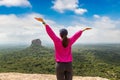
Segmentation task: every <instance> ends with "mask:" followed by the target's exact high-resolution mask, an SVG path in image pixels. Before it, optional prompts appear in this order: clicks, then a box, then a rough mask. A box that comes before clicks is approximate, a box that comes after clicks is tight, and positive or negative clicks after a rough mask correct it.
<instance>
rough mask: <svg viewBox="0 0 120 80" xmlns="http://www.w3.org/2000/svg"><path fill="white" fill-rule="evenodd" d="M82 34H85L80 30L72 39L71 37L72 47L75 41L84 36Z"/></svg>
mask: <svg viewBox="0 0 120 80" xmlns="http://www.w3.org/2000/svg"><path fill="white" fill-rule="evenodd" d="M82 32H83V31H82V30H79V31H78V32H76V33H75V34H74V35H73V36H72V37H70V45H72V44H73V43H75V41H76V40H77V39H78V38H79V37H80V36H81V35H82Z"/></svg>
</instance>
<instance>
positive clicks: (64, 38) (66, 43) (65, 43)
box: [62, 36, 68, 48]
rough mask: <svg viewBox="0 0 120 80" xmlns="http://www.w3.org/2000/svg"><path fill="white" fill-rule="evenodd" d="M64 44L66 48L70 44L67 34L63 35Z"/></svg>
mask: <svg viewBox="0 0 120 80" xmlns="http://www.w3.org/2000/svg"><path fill="white" fill-rule="evenodd" d="M62 39H63V40H62V45H63V46H64V48H66V47H67V46H68V38H67V36H63V38H62Z"/></svg>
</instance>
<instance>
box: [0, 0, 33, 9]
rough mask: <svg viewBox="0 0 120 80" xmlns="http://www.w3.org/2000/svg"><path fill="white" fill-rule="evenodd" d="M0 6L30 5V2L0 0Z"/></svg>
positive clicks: (23, 0) (25, 0) (24, 0)
mask: <svg viewBox="0 0 120 80" xmlns="http://www.w3.org/2000/svg"><path fill="white" fill-rule="evenodd" d="M0 6H6V7H12V6H19V7H31V4H30V2H29V1H28V0H0Z"/></svg>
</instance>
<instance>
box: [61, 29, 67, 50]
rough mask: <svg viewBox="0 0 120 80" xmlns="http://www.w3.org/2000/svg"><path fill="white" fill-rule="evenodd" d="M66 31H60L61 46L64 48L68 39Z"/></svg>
mask: <svg viewBox="0 0 120 80" xmlns="http://www.w3.org/2000/svg"><path fill="white" fill-rule="evenodd" d="M67 34H68V31H67V30H66V29H61V30H60V36H61V37H62V45H63V46H64V47H65V48H66V47H67V46H68V38H67Z"/></svg>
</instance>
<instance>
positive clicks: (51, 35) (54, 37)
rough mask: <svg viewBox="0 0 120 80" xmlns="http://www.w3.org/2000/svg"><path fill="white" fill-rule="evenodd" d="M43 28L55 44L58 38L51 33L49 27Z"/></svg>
mask: <svg viewBox="0 0 120 80" xmlns="http://www.w3.org/2000/svg"><path fill="white" fill-rule="evenodd" d="M45 27H46V32H47V34H48V35H49V36H50V38H51V39H52V40H53V42H56V41H57V40H58V39H59V38H58V37H57V36H56V34H55V33H54V32H53V30H52V29H51V28H50V26H49V25H46V26H45Z"/></svg>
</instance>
